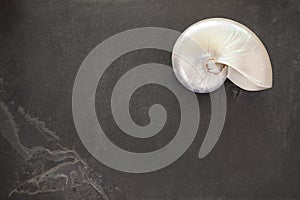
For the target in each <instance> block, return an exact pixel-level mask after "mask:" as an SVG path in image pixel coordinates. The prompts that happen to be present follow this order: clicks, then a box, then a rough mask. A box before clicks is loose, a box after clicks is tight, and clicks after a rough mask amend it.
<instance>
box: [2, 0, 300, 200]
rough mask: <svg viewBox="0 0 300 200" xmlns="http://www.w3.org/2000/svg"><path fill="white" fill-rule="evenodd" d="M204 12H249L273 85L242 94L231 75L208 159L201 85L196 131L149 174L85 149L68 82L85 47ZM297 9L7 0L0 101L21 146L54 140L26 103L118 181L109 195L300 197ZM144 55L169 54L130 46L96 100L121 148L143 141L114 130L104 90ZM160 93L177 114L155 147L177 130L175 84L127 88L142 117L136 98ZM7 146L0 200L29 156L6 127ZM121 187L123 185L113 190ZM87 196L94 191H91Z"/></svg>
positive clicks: (57, 195)
mask: <svg viewBox="0 0 300 200" xmlns="http://www.w3.org/2000/svg"><path fill="white" fill-rule="evenodd" d="M209 17H226V18H231V19H234V20H236V21H239V22H242V23H243V24H245V25H247V26H248V27H250V28H251V29H252V30H253V31H254V32H255V33H256V34H257V35H258V36H259V37H260V38H261V40H262V41H263V43H264V44H265V46H266V48H267V50H268V52H269V55H270V58H271V61H272V65H273V78H274V79H273V80H274V86H273V88H272V89H270V90H266V91H260V92H247V91H244V90H241V89H239V88H238V87H237V86H235V85H234V84H232V83H231V82H230V81H226V83H225V88H226V93H227V101H228V105H227V109H228V110H227V117H226V122H225V126H224V129H223V132H222V135H221V138H220V140H219V141H218V143H217V145H216V146H215V147H214V149H213V151H212V152H211V153H210V154H209V155H208V156H207V157H206V158H204V159H201V160H200V159H198V158H197V154H198V151H199V148H200V145H201V142H202V140H203V137H204V134H205V131H206V129H207V126H208V123H209V116H210V108H209V106H210V101H209V95H205V94H204V95H203V94H199V95H197V97H198V100H199V105H200V108H201V122H200V128H199V132H198V134H197V138H196V140H195V141H194V143H193V145H192V146H191V147H190V148H189V150H188V151H187V152H186V153H185V154H184V155H183V156H182V157H181V158H180V159H179V160H177V161H176V162H175V163H173V164H172V165H170V166H168V167H166V168H164V169H162V170H159V171H156V172H152V173H148V174H126V173H122V172H118V171H115V170H112V169H110V168H108V167H106V166H104V165H103V164H101V163H100V162H98V161H97V160H96V159H94V158H93V157H92V156H91V155H89V153H88V152H87V151H86V149H85V148H84V146H83V145H82V143H81V142H80V140H79V138H78V136H77V133H76V130H75V127H74V124H73V118H72V108H71V97H72V87H73V82H74V79H75V75H76V73H77V70H78V69H79V66H80V64H81V62H82V61H83V59H84V58H85V57H86V55H87V54H88V53H89V52H90V51H91V50H92V49H93V48H94V47H95V46H96V45H97V44H99V43H100V42H101V41H103V40H105V39H106V38H108V37H110V36H112V35H114V34H116V33H119V32H121V31H124V30H128V29H132V28H137V27H145V26H154V27H165V28H170V29H174V30H177V31H183V30H184V29H185V28H187V27H188V26H189V25H191V24H193V23H195V22H197V21H199V20H201V19H204V18H209ZM299 19H300V2H299V1H297V0H294V1H292V0H290V1H284V0H282V1H271V0H269V1H260V0H254V1H246V0H229V1H217V0H207V1H202V0H200V1H196V0H193V1H179V0H176V1H171V0H169V1H146V0H145V1H143V0H141V1H138V0H116V1H110V0H66V1H54V0H53V1H50V0H30V1H14V0H13V1H9V0H7V1H4V0H3V1H1V3H0V30H1V31H0V41H1V43H0V78H1V85H2V87H1V101H3V102H4V103H5V104H6V105H7V107H8V108H9V110H10V112H11V113H12V115H13V116H14V117H15V120H16V123H17V124H18V127H19V129H20V131H19V137H20V141H21V143H22V144H23V145H24V146H26V147H28V148H32V147H33V146H38V145H44V146H47V145H49V144H48V142H47V141H45V140H44V139H43V138H42V137H41V136H40V135H39V134H38V133H37V131H35V129H34V127H32V126H29V125H28V122H26V121H24V120H22V119H21V116H19V114H18V108H20V107H22V108H23V109H24V110H25V112H26V113H27V114H30V116H33V117H37V118H38V119H39V120H40V121H43V122H44V123H45V126H46V127H47V128H49V129H51V130H54V131H55V132H56V134H57V135H58V136H59V137H60V142H61V143H62V144H64V145H65V146H66V147H68V148H70V149H75V151H76V152H78V154H79V155H80V156H81V157H82V158H83V159H84V160H85V161H86V162H87V163H88V165H89V166H90V167H91V168H92V169H93V170H94V171H96V172H97V173H99V174H101V175H102V176H103V178H104V179H105V184H104V185H106V184H107V185H112V186H110V187H113V188H117V189H116V191H115V190H112V191H111V193H112V195H111V197H110V199H130V200H131V199H141V200H144V199H145V200H148V199H156V200H167V199H170V200H171V199H172V200H175V199H300V157H299V153H300V136H299V133H300V127H299V123H300V120H299V114H300V107H299V106H300V104H299V100H300V99H299V89H300V81H299V73H300V64H299V63H300V56H299V54H300V45H299V42H300V34H299V32H300V26H299V25H300V23H299ZM147 62H158V63H163V64H167V65H170V53H169V52H162V51H157V50H141V51H138V52H131V53H129V54H126V55H124V56H122V57H121V58H119V59H118V60H116V61H115V62H114V63H113V64H112V66H111V69H110V70H108V71H107V72H106V74H105V76H106V77H105V78H103V79H104V81H102V82H100V83H99V86H98V91H97V98H96V99H97V100H96V101H97V104H96V108H97V111H98V117H99V119H100V123H102V124H104V126H105V127H106V129H107V130H114V131H113V133H114V134H115V137H114V140H115V142H116V143H121V144H120V146H123V147H126V148H133V149H134V148H138V145H137V146H135V144H132V143H131V142H130V141H125V142H124V141H123V140H122V139H120V138H119V139H118V132H117V130H116V128H115V126H116V125H115V124H114V123H113V122H112V121H109V120H107V118H106V117H107V116H106V114H105V113H107V115H110V114H109V112H107V109H108V103H109V101H108V100H107V99H105V94H106V92H107V91H106V90H105V88H110V87H111V86H110V84H111V83H112V82H113V80H114V79H115V77H116V75H117V74H122V73H124V71H125V72H126V70H128V69H130V68H131V67H134V66H135V65H136V64H138V63H147ZM122 70H123V71H122ZM149 94H151V95H149ZM149 96H150V97H151V98H148V97H149ZM159 98H162V99H159ZM103 102H104V103H103ZM153 103H162V104H165V106H166V109H167V110H168V109H169V110H170V112H171V113H170V114H169V115H168V117H170V118H171V119H173V120H171V121H174V123H172V122H170V123H169V124H168V129H166V130H168V131H166V130H163V133H161V134H162V136H161V137H159V138H157V141H156V142H153V145H158V146H160V145H163V144H165V143H166V141H167V140H168V139H170V138H171V137H172V134H173V132H174V131H173V130H176V123H175V122H176V120H177V121H178V113H179V111H178V102H177V101H176V99H175V98H174V97H173V96H172V94H169V92H168V90H166V89H165V88H162V87H159V86H157V85H149V86H147V87H146V88H142V89H140V90H138V91H137V92H136V93H135V94H134V96H133V97H132V110H131V112H132V115H133V119H134V120H136V122H137V123H138V124H141V125H143V124H146V123H147V122H148V120H149V119H148V118H147V115H145V113H141V112H142V111H139V108H140V107H139V106H141V105H145V104H146V105H151V104H153ZM172 110H173V111H172ZM108 118H109V117H108ZM105 120H106V121H105ZM3 131H4V130H0V132H3ZM122 142H123V144H122ZM0 144H1V146H0V159H1V165H0V169H1V171H0V177H1V183H0V199H1V200H4V199H9V197H8V194H9V193H10V192H11V191H12V190H13V189H14V188H15V187H18V184H19V183H20V182H22V181H25V180H24V179H21V180H20V179H19V178H18V176H17V175H16V174H18V171H20V169H21V170H22V165H24V162H25V161H23V160H22V158H21V157H20V156H19V155H18V154H17V152H16V151H15V150H14V149H13V147H12V146H11V145H10V143H9V142H8V141H7V140H6V139H5V138H4V137H3V136H0ZM145 148H147V147H145ZM149 148H150V147H149ZM71 192H74V195H73V197H72V199H81V198H80V197H79V196H80V195H76V191H71ZM77 192H78V191H77ZM79 192H80V191H79ZM115 192H116V193H118V194H117V195H114V193H115ZM69 193H70V191H67V192H64V191H59V192H52V193H51V192H50V193H42V194H37V195H26V194H17V193H14V194H12V195H11V196H10V199H22V200H24V199H29V200H32V199H47V200H48V199H49V200H50V199H56V200H57V199H68V198H67V197H68V196H70V194H69ZM76 196H77V197H76ZM84 199H98V197H93V196H92V195H90V196H89V198H87V197H86V198H84Z"/></svg>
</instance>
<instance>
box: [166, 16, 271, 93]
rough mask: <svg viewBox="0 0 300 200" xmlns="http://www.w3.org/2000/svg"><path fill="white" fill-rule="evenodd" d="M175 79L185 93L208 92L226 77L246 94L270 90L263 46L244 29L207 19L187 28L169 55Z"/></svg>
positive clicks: (215, 19) (240, 26) (226, 21)
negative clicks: (185, 90)
mask: <svg viewBox="0 0 300 200" xmlns="http://www.w3.org/2000/svg"><path fill="white" fill-rule="evenodd" d="M172 64H173V70H174V72H175V75H176V77H177V79H178V80H179V81H180V82H181V83H182V84H183V85H184V86H185V87H186V88H188V89H189V90H191V91H194V92H198V93H208V92H212V91H214V90H216V89H218V88H219V87H220V86H222V84H223V83H224V81H225V80H226V78H228V79H230V80H231V81H232V82H233V83H234V84H236V85H237V86H239V87H240V88H242V89H245V90H248V91H258V90H263V89H267V88H271V87H272V66H271V62H270V58H269V55H268V53H267V50H266V49H265V47H264V45H263V43H262V42H261V41H260V40H259V38H258V37H257V36H256V35H255V34H254V33H253V32H252V31H251V30H250V29H248V28H247V27H246V26H244V25H242V24H240V23H238V22H235V21H233V20H229V19H223V18H211V19H205V20H202V21H199V22H197V23H195V24H193V25H192V26H190V27H188V28H187V29H186V30H185V31H184V32H183V33H182V34H181V36H180V37H179V38H178V39H177V41H176V43H175V45H174V48H173V53H172Z"/></svg>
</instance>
